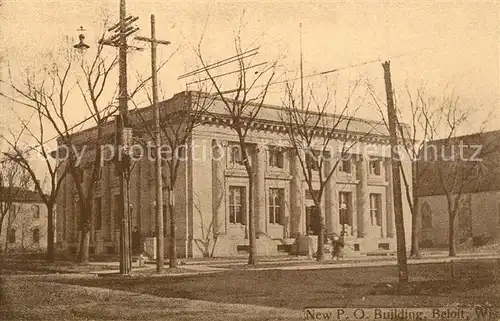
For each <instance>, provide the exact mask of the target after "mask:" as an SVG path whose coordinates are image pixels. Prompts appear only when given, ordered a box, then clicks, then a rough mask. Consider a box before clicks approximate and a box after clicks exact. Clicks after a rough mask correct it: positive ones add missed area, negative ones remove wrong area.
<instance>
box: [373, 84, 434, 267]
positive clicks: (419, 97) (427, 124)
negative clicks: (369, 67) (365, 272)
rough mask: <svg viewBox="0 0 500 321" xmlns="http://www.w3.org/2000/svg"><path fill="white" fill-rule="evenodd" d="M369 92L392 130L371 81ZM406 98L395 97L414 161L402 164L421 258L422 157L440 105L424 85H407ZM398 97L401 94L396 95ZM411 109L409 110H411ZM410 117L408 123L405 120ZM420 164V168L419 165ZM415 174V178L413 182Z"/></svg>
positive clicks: (399, 127) (403, 135)
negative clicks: (420, 161) (410, 86)
mask: <svg viewBox="0 0 500 321" xmlns="http://www.w3.org/2000/svg"><path fill="white" fill-rule="evenodd" d="M367 87H368V90H369V93H370V95H371V97H372V99H373V102H374V106H375V109H376V110H377V112H378V113H379V115H380V118H381V119H382V120H383V122H384V124H385V126H386V128H387V129H389V125H388V120H387V117H386V110H387V106H386V103H385V102H384V100H383V99H380V97H379V96H378V95H377V93H376V91H375V89H374V88H373V86H372V85H371V84H369V83H368V84H367ZM404 94H405V98H406V99H401V100H399V99H395V101H396V106H395V107H396V117H397V119H396V122H397V130H398V133H399V137H400V139H401V140H402V144H401V145H400V146H401V147H402V148H403V149H404V151H405V153H404V155H406V156H408V157H409V158H410V160H411V162H412V167H411V171H410V172H409V171H408V169H406V168H405V167H404V166H400V167H399V168H400V172H401V177H402V179H403V184H404V186H405V194H406V200H407V202H408V206H409V208H410V212H411V217H412V226H411V250H410V256H411V257H414V258H418V257H420V251H419V234H420V228H419V223H420V212H419V205H418V195H417V188H418V186H419V185H420V184H421V183H422V177H423V175H418V173H423V172H424V171H425V170H426V169H427V167H428V165H427V163H419V162H417V161H416V160H417V159H418V157H419V155H420V152H421V150H422V148H424V146H425V144H426V143H427V142H428V140H429V139H430V137H431V135H432V126H433V120H434V119H435V118H436V117H437V115H438V113H437V112H438V109H437V108H436V106H435V105H436V102H437V101H436V99H435V98H433V97H431V96H430V95H427V94H426V91H425V89H424V88H418V89H417V90H416V92H415V93H412V91H411V89H410V88H409V87H408V86H406V87H405V93H404ZM395 96H396V97H397V95H395ZM400 101H404V102H403V104H404V108H403V107H401V106H399V104H398V103H399V102H400ZM408 108H409V109H408ZM402 110H407V111H408V112H409V114H408V115H404V114H403V113H402ZM405 116H406V117H407V118H408V120H409V121H408V122H404V120H405V119H406V118H405ZM418 166H420V167H418ZM410 175H411V181H410V178H409V177H410Z"/></svg>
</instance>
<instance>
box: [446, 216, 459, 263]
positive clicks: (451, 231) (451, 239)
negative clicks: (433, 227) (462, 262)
mask: <svg viewBox="0 0 500 321" xmlns="http://www.w3.org/2000/svg"><path fill="white" fill-rule="evenodd" d="M448 255H449V256H457V249H456V246H455V214H453V213H452V214H451V215H450V220H449V226H448Z"/></svg>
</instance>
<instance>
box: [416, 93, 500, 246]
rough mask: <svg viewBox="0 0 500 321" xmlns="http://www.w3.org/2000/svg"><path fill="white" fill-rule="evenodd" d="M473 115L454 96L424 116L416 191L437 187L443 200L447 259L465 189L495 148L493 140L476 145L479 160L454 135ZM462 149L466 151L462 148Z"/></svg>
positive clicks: (468, 143) (471, 184) (458, 137)
mask: <svg viewBox="0 0 500 321" xmlns="http://www.w3.org/2000/svg"><path fill="white" fill-rule="evenodd" d="M473 114H474V109H473V108H470V107H468V106H464V104H463V103H462V102H461V100H460V99H459V97H458V96H456V95H455V94H454V93H451V94H448V95H445V96H444V97H443V98H441V99H439V100H438V102H437V104H436V109H435V111H433V114H430V111H426V112H425V113H424V117H425V118H426V121H427V122H428V123H429V124H430V125H429V138H430V140H431V141H430V142H429V143H428V144H426V145H425V146H423V148H422V150H421V153H420V155H419V156H421V157H419V161H418V163H419V165H418V167H419V175H422V179H421V182H420V183H421V185H420V186H419V188H422V189H425V188H426V187H427V188H431V187H430V186H429V185H428V184H437V187H438V189H439V190H440V192H441V193H442V194H444V196H445V198H446V205H447V211H448V254H449V256H456V237H455V234H456V227H455V225H456V217H457V214H458V213H459V210H460V208H461V206H462V203H463V202H464V200H465V196H466V192H467V189H468V188H469V187H470V186H473V185H474V184H476V183H477V182H478V181H479V179H480V173H481V172H483V171H484V170H485V168H484V167H485V166H488V164H485V163H484V162H483V161H481V158H484V157H485V156H487V155H488V154H489V153H491V152H493V151H495V150H496V149H498V147H497V145H496V144H497V142H496V141H491V142H480V143H481V154H480V155H479V156H480V158H479V157H477V156H478V155H475V152H474V151H475V149H473V148H472V149H470V147H471V146H470V145H471V142H466V141H465V138H464V136H459V135H458V132H459V130H460V129H462V127H463V126H464V125H466V124H467V121H468V119H469V118H471V117H472V115H473ZM485 123H486V122H485ZM485 123H483V125H484V124H485ZM481 132H483V129H480V130H479V133H478V134H476V136H477V135H479V137H481ZM473 143H474V142H472V144H473ZM475 143H476V144H477V143H478V142H477V141H476V142H475ZM464 146H465V147H467V148H465V149H464ZM436 151H437V152H436ZM421 164H426V166H428V169H426V171H425V172H421V170H420V168H421ZM422 166H424V165H422ZM436 174H437V175H436ZM429 175H432V177H429ZM442 194H441V195H442Z"/></svg>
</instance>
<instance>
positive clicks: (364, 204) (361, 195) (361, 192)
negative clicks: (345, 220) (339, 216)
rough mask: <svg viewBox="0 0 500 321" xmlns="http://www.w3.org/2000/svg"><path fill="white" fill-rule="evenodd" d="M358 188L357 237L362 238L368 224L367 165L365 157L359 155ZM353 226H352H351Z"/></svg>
mask: <svg viewBox="0 0 500 321" xmlns="http://www.w3.org/2000/svg"><path fill="white" fill-rule="evenodd" d="M357 168H358V171H357V172H358V180H359V183H358V186H357V195H356V196H357V197H356V198H357V204H358V208H357V214H358V222H357V224H358V237H364V236H365V235H366V232H367V229H366V228H367V227H368V226H369V222H370V195H369V193H368V164H367V162H366V156H364V155H360V156H359V160H358V163H357ZM353 225H354V224H353Z"/></svg>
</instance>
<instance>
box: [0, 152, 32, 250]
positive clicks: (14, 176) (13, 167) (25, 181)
mask: <svg viewBox="0 0 500 321" xmlns="http://www.w3.org/2000/svg"><path fill="white" fill-rule="evenodd" d="M29 186H30V179H29V175H28V173H26V171H25V170H24V169H23V168H22V167H21V166H19V164H17V163H16V162H13V161H11V160H10V159H8V158H7V159H4V160H2V161H1V162H0V237H1V236H2V235H1V234H2V231H3V230H4V229H3V224H4V223H5V219H6V218H7V228H6V229H5V230H6V231H7V233H8V231H9V229H10V225H11V223H12V218H13V217H15V216H16V215H17V212H18V211H19V209H20V207H19V206H17V204H16V203H17V202H19V200H20V199H22V197H23V195H24V193H25V191H26V189H27V188H28V187H29ZM0 239H1V238H0ZM8 243H9V240H8V235H6V237H5V246H4V251H5V253H6V252H7V250H8ZM5 253H4V254H5Z"/></svg>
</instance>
